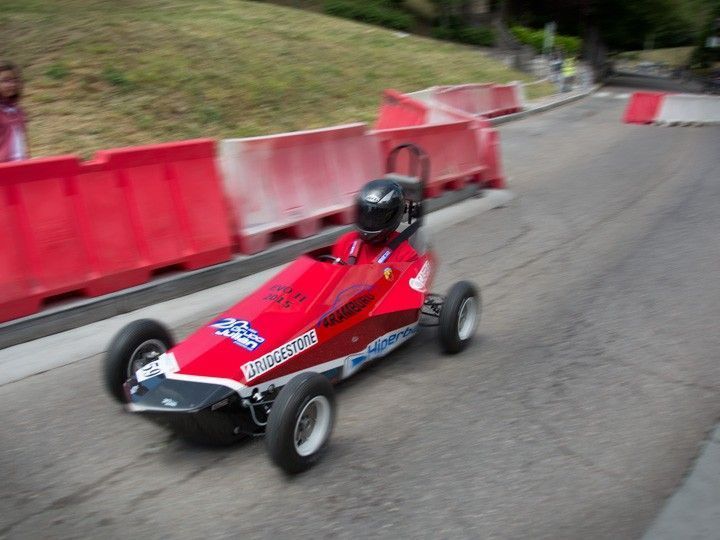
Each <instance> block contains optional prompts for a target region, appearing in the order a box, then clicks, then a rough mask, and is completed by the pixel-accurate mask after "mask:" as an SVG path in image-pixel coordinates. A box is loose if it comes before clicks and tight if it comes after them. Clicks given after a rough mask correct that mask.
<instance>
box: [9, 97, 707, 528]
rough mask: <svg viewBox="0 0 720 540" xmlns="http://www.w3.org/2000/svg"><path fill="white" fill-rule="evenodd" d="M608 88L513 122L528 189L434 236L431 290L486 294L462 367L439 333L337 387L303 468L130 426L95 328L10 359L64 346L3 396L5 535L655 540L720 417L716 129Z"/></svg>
mask: <svg viewBox="0 0 720 540" xmlns="http://www.w3.org/2000/svg"><path fill="white" fill-rule="evenodd" d="M626 84H627V83H626ZM603 90H604V91H606V92H608V95H606V96H603V97H597V98H596V97H591V98H588V99H584V100H580V101H578V102H575V103H571V104H569V105H567V106H566V107H560V108H557V109H554V110H549V111H546V112H543V113H542V114H536V115H533V116H529V117H527V118H524V119H521V120H519V121H517V122H512V123H509V124H505V125H502V126H500V128H499V129H500V131H501V138H502V144H503V156H504V162H505V167H506V170H507V173H508V174H509V176H510V177H511V187H512V190H513V192H514V193H515V195H516V198H515V199H513V200H512V201H510V202H507V203H506V204H505V205H504V206H503V207H502V208H499V209H496V210H493V211H488V212H482V213H475V212H473V211H468V212H464V211H463V212H460V211H458V213H456V214H455V215H454V216H453V217H452V219H449V220H448V221H447V222H446V223H444V224H441V226H438V227H437V228H436V229H435V230H434V243H435V246H436V250H437V252H438V255H439V257H440V259H441V261H442V265H441V267H440V271H439V277H438V280H437V283H435V284H434V285H435V287H434V288H435V289H436V290H438V291H443V290H445V289H446V288H447V287H448V286H449V285H450V284H451V283H452V282H454V281H456V280H459V279H470V280H472V281H475V282H476V283H477V284H478V285H479V286H480V287H481V289H482V291H483V300H484V313H483V319H482V322H481V327H480V330H479V333H478V335H477V336H476V340H475V342H474V343H473V344H472V346H471V347H470V348H469V349H468V350H466V351H465V352H464V353H462V354H461V355H459V356H457V357H452V358H448V357H443V356H440V355H439V354H438V352H437V345H436V343H435V341H436V337H435V335H434V334H433V332H425V333H422V334H420V335H419V336H418V337H417V338H415V340H414V342H412V343H410V344H408V345H407V346H406V347H403V348H402V349H401V350H398V351H396V352H395V353H393V355H392V357H391V358H388V359H386V360H383V361H382V362H378V363H377V364H375V365H373V366H371V367H370V368H368V369H367V370H365V371H364V372H363V373H360V374H359V375H358V376H356V378H354V379H353V380H351V381H349V382H348V383H346V384H343V385H341V386H340V387H339V388H338V399H339V403H340V409H339V416H338V422H337V426H336V430H335V433H334V435H333V439H332V442H331V446H330V449H329V452H328V454H327V456H325V459H324V460H323V461H322V462H321V463H319V464H318V466H317V467H315V468H314V469H312V470H311V471H309V472H308V473H307V474H303V475H301V476H299V477H296V478H294V479H287V478H285V477H284V476H283V475H281V474H279V473H278V472H277V471H276V470H275V469H273V468H272V466H271V465H270V464H269V461H268V460H267V458H266V455H265V451H264V448H263V444H262V441H260V440H257V441H250V442H248V443H246V444H241V445H238V446H236V447H232V448H227V449H214V450H209V449H204V448H199V447H192V446H188V445H187V444H185V443H182V442H181V441H179V440H177V439H175V438H173V437H172V436H170V435H168V434H166V433H164V432H163V431H162V430H160V429H158V428H156V427H155V426H153V425H151V424H149V423H146V422H143V421H141V419H139V418H137V417H134V416H131V415H127V414H123V413H122V412H121V411H120V410H118V409H117V408H116V407H115V406H113V404H112V403H111V402H110V400H109V399H108V398H107V397H106V396H105V395H104V394H103V392H102V389H101V384H100V372H99V371H100V370H99V365H100V362H101V359H102V356H101V354H100V353H93V351H92V350H90V351H83V350H81V347H82V342H84V341H85V340H86V339H90V338H88V337H82V338H81V337H77V338H76V339H72V340H69V341H67V342H66V343H63V344H59V343H51V342H50V341H47V340H48V339H49V338H43V339H41V340H39V341H38V342H37V343H35V344H28V345H27V346H28V347H29V346H33V347H37V349H34V351H32V352H31V351H29V350H26V351H20V350H19V349H15V351H14V352H15V354H14V355H13V356H15V358H14V359H13V358H11V359H10V360H11V361H13V362H15V363H16V364H17V363H19V364H22V363H23V362H30V361H33V359H32V357H33V356H44V357H45V362H48V363H52V362H53V361H54V359H55V358H56V357H58V356H61V355H67V357H66V358H65V360H64V361H63V362H62V365H59V366H58V367H52V368H48V369H47V370H45V371H44V372H42V373H36V374H34V375H32V376H24V377H22V378H19V380H14V382H9V383H6V384H2V385H0V407H2V410H3V412H4V418H3V430H2V431H1V432H0V449H1V450H0V477H2V478H3V482H2V484H1V485H0V538H5V537H7V538H38V537H48V538H88V537H98V536H102V537H106V538H116V537H128V536H141V535H144V536H150V537H153V538H197V537H203V538H237V537H243V538H245V537H247V538H271V537H272V538H277V537H280V538H284V537H289V536H293V537H298V538H310V537H313V538H353V539H356V538H398V537H400V538H450V537H453V538H533V539H545V538H548V539H553V540H555V539H565V538H567V539H576V538H588V539H594V538H613V539H617V538H620V539H624V538H640V537H642V536H643V534H645V532H646V531H648V529H649V528H651V527H655V523H657V522H658V521H656V520H661V519H663V518H662V516H663V515H664V514H665V508H666V503H667V504H668V506H667V508H669V505H670V504H672V501H673V498H671V499H670V500H669V502H668V498H669V497H671V496H672V495H673V494H674V493H677V494H678V496H680V495H679V494H680V493H681V492H682V491H683V488H682V487H681V486H683V485H686V484H685V479H686V477H687V473H688V471H690V470H692V468H693V466H694V464H695V463H696V459H697V456H698V454H699V452H700V451H701V449H702V448H703V446H704V447H705V448H709V447H710V445H709V444H706V443H705V441H706V440H708V434H709V433H710V432H712V430H713V427H714V425H715V423H716V421H717V419H718V418H719V417H720V393H719V392H718V390H720V365H719V364H718V362H717V351H718V350H720V335H718V333H717V325H716V323H715V322H716V321H717V320H718V319H719V318H720V289H719V288H718V287H717V279H718V268H720V245H719V244H718V243H717V230H718V228H720V205H719V204H718V200H720V184H719V183H718V181H717V180H718V178H720V160H719V159H718V156H717V152H716V150H717V147H718V142H720V128H716V127H706V128H698V129H693V130H687V129H681V128H680V129H675V128H655V127H651V126H633V125H626V124H623V123H622V122H621V121H620V118H621V116H622V111H623V108H624V99H622V98H619V97H614V96H618V95H621V94H627V93H629V92H631V91H632V87H631V86H611V87H606V88H604V89H603ZM470 202H472V200H471V201H470ZM246 285H247V286H248V287H250V286H251V285H252V284H251V283H247V284H240V283H238V284H234V283H228V284H226V287H227V288H226V289H218V290H216V291H215V292H214V294H209V295H208V296H210V297H211V300H212V301H213V302H215V306H216V307H215V308H213V306H212V305H208V306H207V311H212V310H213V309H222V306H223V305H227V304H229V303H232V301H234V299H235V298H237V297H238V296H241V295H242V294H243V291H244V290H245V289H243V287H245V286H246ZM203 306H205V304H203ZM156 309H158V310H160V311H159V312H158V313H157V315H158V316H160V317H161V318H173V317H174V316H175V310H177V309H179V307H178V304H170V303H169V304H167V305H166V304H162V305H158V306H157V307H156ZM204 310H205V307H199V306H198V307H197V308H193V307H190V306H188V311H187V313H186V314H185V315H183V316H177V317H176V319H175V321H174V322H172V323H171V326H172V328H173V331H174V332H175V333H176V334H177V335H178V336H179V337H183V336H185V335H187V334H188V333H189V332H191V331H192V330H193V328H195V327H197V326H198V325H200V324H202V323H203V321H204V320H206V319H207V318H208V315H209V313H208V312H206V311H204ZM210 315H211V314H210ZM87 331H88V332H89V334H91V335H96V336H97V340H98V342H102V341H103V340H104V339H106V338H107V337H108V336H106V335H105V332H106V331H108V329H92V330H87ZM68 349H69V350H68ZM88 355H89V356H88ZM704 455H705V454H704V453H703V456H704ZM701 463H704V462H703V461H702V458H701V461H697V464H698V465H697V467H700V464H701ZM715 471H717V468H716V469H715ZM701 474H702V475H703V476H706V475H708V474H710V475H712V474H714V473H713V472H712V471H711V472H709V473H707V472H704V473H701ZM689 478H692V475H691V476H690V477H689ZM710 478H712V476H710ZM715 478H717V476H715ZM689 482H690V481H688V483H689ZM678 488H680V491H677V490H678ZM705 497H707V495H705ZM715 500H718V499H717V498H716V499H715ZM676 520H677V518H674V519H673V522H674V521H676ZM687 522H688V523H689V526H693V525H694V524H695V521H694V520H693V518H690V519H689V520H687ZM715 530H717V529H715ZM650 531H651V532H652V531H653V529H652V528H651V529H650ZM694 532H695V531H694V530H690V529H684V530H682V531H681V535H680V536H676V537H679V538H685V537H689V535H690V534H691V533H694ZM685 533H687V534H685ZM701 533H702V531H701ZM648 534H650V533H648ZM670 534H672V532H671V533H670ZM710 538H712V536H711V537H710Z"/></svg>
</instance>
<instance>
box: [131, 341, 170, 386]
mask: <svg viewBox="0 0 720 540" xmlns="http://www.w3.org/2000/svg"><path fill="white" fill-rule="evenodd" d="M165 352H167V347H166V346H165V344H164V343H163V342H162V341H160V340H159V339H148V340H147V341H143V342H142V343H141V344H140V345H138V346H137V347H136V348H135V350H134V351H133V353H132V354H131V355H130V361H129V362H128V367H127V378H128V379H129V378H130V377H132V376H133V375H135V373H136V372H137V370H139V369H141V368H142V367H143V366H146V365H147V364H149V363H150V362H152V361H153V360H155V359H156V358H157V357H158V356H160V355H161V354H163V353H165Z"/></svg>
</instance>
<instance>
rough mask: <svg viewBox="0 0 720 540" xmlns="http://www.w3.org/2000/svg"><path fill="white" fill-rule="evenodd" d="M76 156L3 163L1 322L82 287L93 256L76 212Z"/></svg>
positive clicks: (0, 177)
mask: <svg viewBox="0 0 720 540" xmlns="http://www.w3.org/2000/svg"><path fill="white" fill-rule="evenodd" d="M77 170H78V160H77V158H76V157H74V156H61V157H56V158H49V159H38V160H33V161H24V162H15V163H7V164H0V190H1V191H2V206H0V229H1V230H0V244H1V245H2V257H0V261H1V262H0V321H7V320H10V319H13V318H17V317H21V316H24V315H29V314H31V313H34V312H35V311H37V310H38V309H39V308H40V302H41V299H42V298H43V297H44V296H46V295H54V294H61V293H64V292H68V291H70V290H73V289H76V288H78V287H81V286H82V284H83V283H85V282H86V281H87V280H88V277H89V275H88V265H87V257H86V253H85V250H84V246H83V242H82V236H81V234H80V224H79V223H78V219H77V212H76V210H75V207H76V201H75V191H74V186H73V177H74V175H75V174H76V172H77Z"/></svg>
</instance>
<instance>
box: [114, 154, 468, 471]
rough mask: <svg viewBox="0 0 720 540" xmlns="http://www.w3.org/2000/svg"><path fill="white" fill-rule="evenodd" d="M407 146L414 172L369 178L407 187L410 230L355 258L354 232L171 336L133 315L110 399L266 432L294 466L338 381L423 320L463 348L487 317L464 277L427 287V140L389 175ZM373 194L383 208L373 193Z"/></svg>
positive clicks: (279, 459) (326, 414)
mask: <svg viewBox="0 0 720 540" xmlns="http://www.w3.org/2000/svg"><path fill="white" fill-rule="evenodd" d="M403 149H406V150H407V156H408V158H409V159H408V160H407V164H408V166H409V168H410V171H409V175H407V176H406V175H400V174H397V173H389V174H388V175H387V176H386V177H385V178H384V179H381V180H377V181H374V182H382V181H385V182H386V183H387V181H390V182H394V183H395V184H393V185H395V186H399V188H400V189H399V190H398V188H397V187H395V188H394V189H395V190H396V191H398V192H399V193H400V194H401V195H400V197H401V198H400V202H401V203H402V206H401V207H398V208H400V210H399V213H398V214H397V221H396V223H395V225H394V228H393V230H395V228H397V227H398V225H399V223H400V219H402V220H403V221H406V222H407V225H406V226H405V228H404V229H402V230H400V232H399V233H398V232H393V233H392V234H391V235H389V236H388V237H387V242H385V243H384V244H383V245H382V246H370V247H372V248H374V249H375V252H373V251H372V250H370V253H371V254H372V255H373V257H372V259H370V260H367V257H366V258H365V260H363V259H362V257H358V246H360V245H361V244H362V240H361V237H360V236H359V235H358V233H356V232H353V233H348V234H346V235H345V236H344V237H341V238H340V240H339V241H338V242H337V243H336V244H335V245H334V246H331V247H329V248H323V249H319V250H315V251H312V252H309V253H307V254H306V255H303V256H301V257H299V258H298V259H297V260H296V261H295V262H293V263H292V264H290V265H289V266H287V267H286V268H285V269H284V270H282V271H281V272H280V273H278V274H277V275H276V276H275V277H273V278H272V279H270V280H269V281H268V282H267V283H265V284H264V285H262V286H261V287H260V288H259V289H258V290H256V291H255V292H254V293H252V294H251V295H250V296H248V297H247V298H245V299H244V300H242V301H240V302H239V303H237V304H235V305H234V306H232V307H231V308H230V309H228V310H227V311H226V312H225V313H223V314H222V315H220V316H218V317H217V318H216V319H214V320H213V321H211V322H210V323H209V324H207V325H206V326H203V327H201V328H200V329H199V330H197V331H196V332H195V333H194V334H192V335H190V336H189V337H188V338H187V339H185V340H184V341H182V342H180V343H177V344H176V343H175V342H174V340H173V338H172V336H171V334H170V333H169V332H168V330H167V329H166V328H165V327H164V326H163V325H162V324H160V323H159V322H157V321H154V320H150V319H142V320H137V321H134V322H132V323H130V324H128V325H127V326H125V327H124V328H123V329H122V330H120V332H119V333H118V334H117V335H116V336H115V337H114V338H113V340H112V341H111V343H110V345H109V347H108V352H107V355H106V357H105V363H104V369H103V373H104V382H105V386H106V388H107V390H108V391H109V392H110V394H111V395H112V396H113V397H114V398H115V399H116V400H117V401H119V402H121V403H123V404H124V406H125V408H126V410H128V411H131V412H134V413H138V414H140V415H142V416H145V417H147V418H148V419H150V420H153V421H155V422H156V423H158V424H161V425H163V426H165V427H167V428H169V429H170V430H172V431H174V432H175V433H177V434H178V435H179V436H181V437H183V438H186V439H190V440H194V441H196V442H201V443H206V444H207V443H210V444H228V443H232V442H233V441H236V440H238V439H240V438H243V437H246V436H248V435H250V436H256V435H262V434H265V437H266V444H267V449H268V452H269V454H270V456H271V458H272V460H273V462H274V463H275V464H276V465H277V466H279V467H280V468H281V469H283V470H284V471H286V472H287V473H291V474H292V473H297V472H301V471H303V470H305V469H307V468H309V467H310V466H312V465H313V464H314V463H315V462H316V461H317V460H318V458H319V457H320V456H321V455H322V453H323V451H324V449H325V447H326V446H327V443H328V440H329V438H330V434H331V432H332V428H333V424H334V420H335V412H336V405H335V397H334V390H333V385H332V383H334V382H337V381H340V380H342V379H345V378H347V377H349V376H351V375H353V374H354V373H356V372H357V371H358V370H359V369H361V368H362V367H363V366H365V365H366V364H367V363H368V362H370V361H371V360H374V359H377V358H380V357H383V356H385V355H387V354H388V353H389V352H390V351H392V350H393V349H395V348H396V347H398V346H399V345H401V344H402V343H404V342H406V341H407V340H409V339H410V338H412V337H413V336H414V335H415V334H416V333H417V331H418V327H419V326H437V327H438V336H439V341H440V345H441V348H442V349H443V351H444V352H446V353H450V354H452V353H457V352H459V351H461V350H462V349H464V348H465V347H466V346H467V344H468V343H469V342H470V340H471V339H472V337H473V334H474V333H475V330H476V328H477V324H478V321H479V318H480V315H479V311H480V305H481V300H480V295H479V293H478V291H477V290H476V288H475V287H474V286H473V285H472V284H471V283H469V282H467V281H461V282H458V283H456V284H455V285H453V287H452V288H451V289H450V291H449V293H448V294H447V295H446V296H445V297H443V296H440V295H436V294H430V293H429V292H428V290H429V288H430V286H431V284H432V281H433V278H434V275H435V269H436V261H435V257H434V255H433V253H432V251H431V250H430V249H429V248H428V247H427V246H426V245H423V241H422V238H421V236H422V235H421V230H420V228H421V225H422V222H423V200H424V192H425V182H426V181H427V177H428V173H429V161H428V158H427V155H426V154H425V153H424V152H423V151H422V150H421V149H420V148H418V147H416V146H414V145H410V144H407V145H401V146H399V147H397V148H395V149H394V150H393V152H391V154H390V156H389V158H388V170H389V171H393V170H395V162H396V158H397V156H398V153H399V152H400V151H401V150H403ZM417 172H419V173H420V174H415V173H417ZM371 184H372V182H371ZM368 185H370V184H368ZM388 197H390V195H388ZM388 197H385V198H386V199H387V198H388ZM366 198H367V201H369V203H368V204H370V205H371V206H372V205H373V204H372V203H377V204H381V203H382V201H380V200H379V199H380V197H379V196H377V195H375V194H372V193H371V194H370V195H367V197H366ZM367 201H365V202H367ZM358 226H359V228H360V230H361V231H362V223H360V222H359V225H358ZM346 247H347V251H346V250H345V248H346ZM375 253H377V255H375Z"/></svg>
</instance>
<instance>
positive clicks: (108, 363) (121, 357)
mask: <svg viewBox="0 0 720 540" xmlns="http://www.w3.org/2000/svg"><path fill="white" fill-rule="evenodd" d="M174 344H175V342H174V340H173V337H172V335H171V334H170V332H169V331H168V329H167V328H165V327H164V326H163V325H162V324H160V323H159V322H157V321H155V320H152V319H140V320H137V321H133V322H131V323H130V324H128V325H126V326H124V327H123V328H122V329H121V330H120V331H119V332H118V333H117V334H115V336H114V337H113V339H112V341H111V342H110V345H109V346H108V350H107V353H106V355H105V363H104V365H103V378H104V380H105V388H106V389H107V391H108V392H109V393H110V395H111V396H112V397H113V398H114V399H115V400H116V401H119V402H120V403H126V402H127V398H126V396H125V392H124V390H123V385H124V384H125V381H127V380H128V379H129V378H130V377H132V376H133V375H134V374H135V373H136V372H137V371H138V370H139V369H141V368H142V367H144V366H146V365H147V364H149V363H150V362H153V361H154V360H156V359H157V358H158V357H159V356H160V355H161V354H163V353H164V352H166V351H167V350H168V349H170V348H171V347H172V346H173V345H174Z"/></svg>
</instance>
